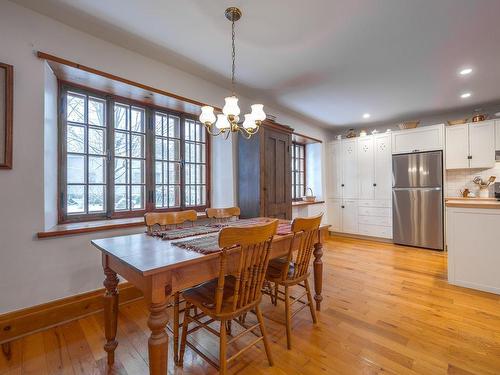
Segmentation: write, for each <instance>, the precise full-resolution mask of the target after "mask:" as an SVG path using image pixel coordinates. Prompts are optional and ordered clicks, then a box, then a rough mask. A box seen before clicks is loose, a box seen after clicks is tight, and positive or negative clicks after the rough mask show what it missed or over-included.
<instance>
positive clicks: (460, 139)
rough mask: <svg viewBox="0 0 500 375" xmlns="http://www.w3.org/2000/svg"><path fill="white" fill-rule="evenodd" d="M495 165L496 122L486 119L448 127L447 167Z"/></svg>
mask: <svg viewBox="0 0 500 375" xmlns="http://www.w3.org/2000/svg"><path fill="white" fill-rule="evenodd" d="M494 166H495V123H494V122H493V121H484V122H481V123H470V124H464V125H453V126H448V127H446V168H447V169H462V168H492V167H494Z"/></svg>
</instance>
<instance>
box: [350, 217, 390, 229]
mask: <svg viewBox="0 0 500 375" xmlns="http://www.w3.org/2000/svg"><path fill="white" fill-rule="evenodd" d="M358 222H359V224H360V225H361V224H368V225H379V226H384V227H390V226H392V218H391V217H390V216H358Z"/></svg>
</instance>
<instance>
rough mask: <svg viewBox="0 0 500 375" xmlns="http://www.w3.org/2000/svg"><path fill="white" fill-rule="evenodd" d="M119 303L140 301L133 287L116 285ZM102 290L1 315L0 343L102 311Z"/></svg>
mask: <svg viewBox="0 0 500 375" xmlns="http://www.w3.org/2000/svg"><path fill="white" fill-rule="evenodd" d="M118 290H119V293H120V297H119V301H120V304H124V303H127V302H132V301H135V300H137V299H140V298H142V292H141V291H140V290H138V289H137V288H135V287H134V286H133V285H132V284H130V283H128V282H125V283H122V284H120V285H118ZM103 295H104V288H102V289H98V290H94V291H92V292H87V293H83V294H78V295H75V296H71V297H67V298H63V299H59V300H56V301H52V302H48V303H44V304H42V305H37V306H33V307H28V308H26V309H22V310H17V311H13V312H9V313H6V314H3V315H0V344H3V343H6V342H9V341H12V340H14V339H17V338H19V337H22V336H26V335H28V334H31V333H33V332H37V331H41V330H44V329H47V328H50V327H54V326H56V325H59V324H62V323H66V322H68V321H71V320H75V319H79V318H81V317H83V316H86V315H89V314H93V313H96V312H99V311H102V310H103V298H102V296H103Z"/></svg>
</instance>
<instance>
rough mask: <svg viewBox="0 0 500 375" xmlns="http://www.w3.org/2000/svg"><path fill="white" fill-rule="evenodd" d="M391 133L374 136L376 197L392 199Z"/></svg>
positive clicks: (378, 198)
mask: <svg viewBox="0 0 500 375" xmlns="http://www.w3.org/2000/svg"><path fill="white" fill-rule="evenodd" d="M391 143H392V140H391V135H390V134H377V135H375V136H374V158H375V163H374V164H375V167H374V168H375V193H374V198H375V199H377V200H380V199H391V196H392V152H391V150H392V147H391Z"/></svg>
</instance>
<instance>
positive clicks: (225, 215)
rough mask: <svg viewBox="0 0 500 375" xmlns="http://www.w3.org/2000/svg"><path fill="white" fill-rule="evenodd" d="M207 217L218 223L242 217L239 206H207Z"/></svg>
mask: <svg viewBox="0 0 500 375" xmlns="http://www.w3.org/2000/svg"><path fill="white" fill-rule="evenodd" d="M205 212H206V214H207V218H209V219H211V220H213V221H215V222H216V223H224V222H227V221H230V220H231V219H233V218H239V217H240V213H241V211H240V208H239V207H226V208H207V209H206V210H205Z"/></svg>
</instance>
